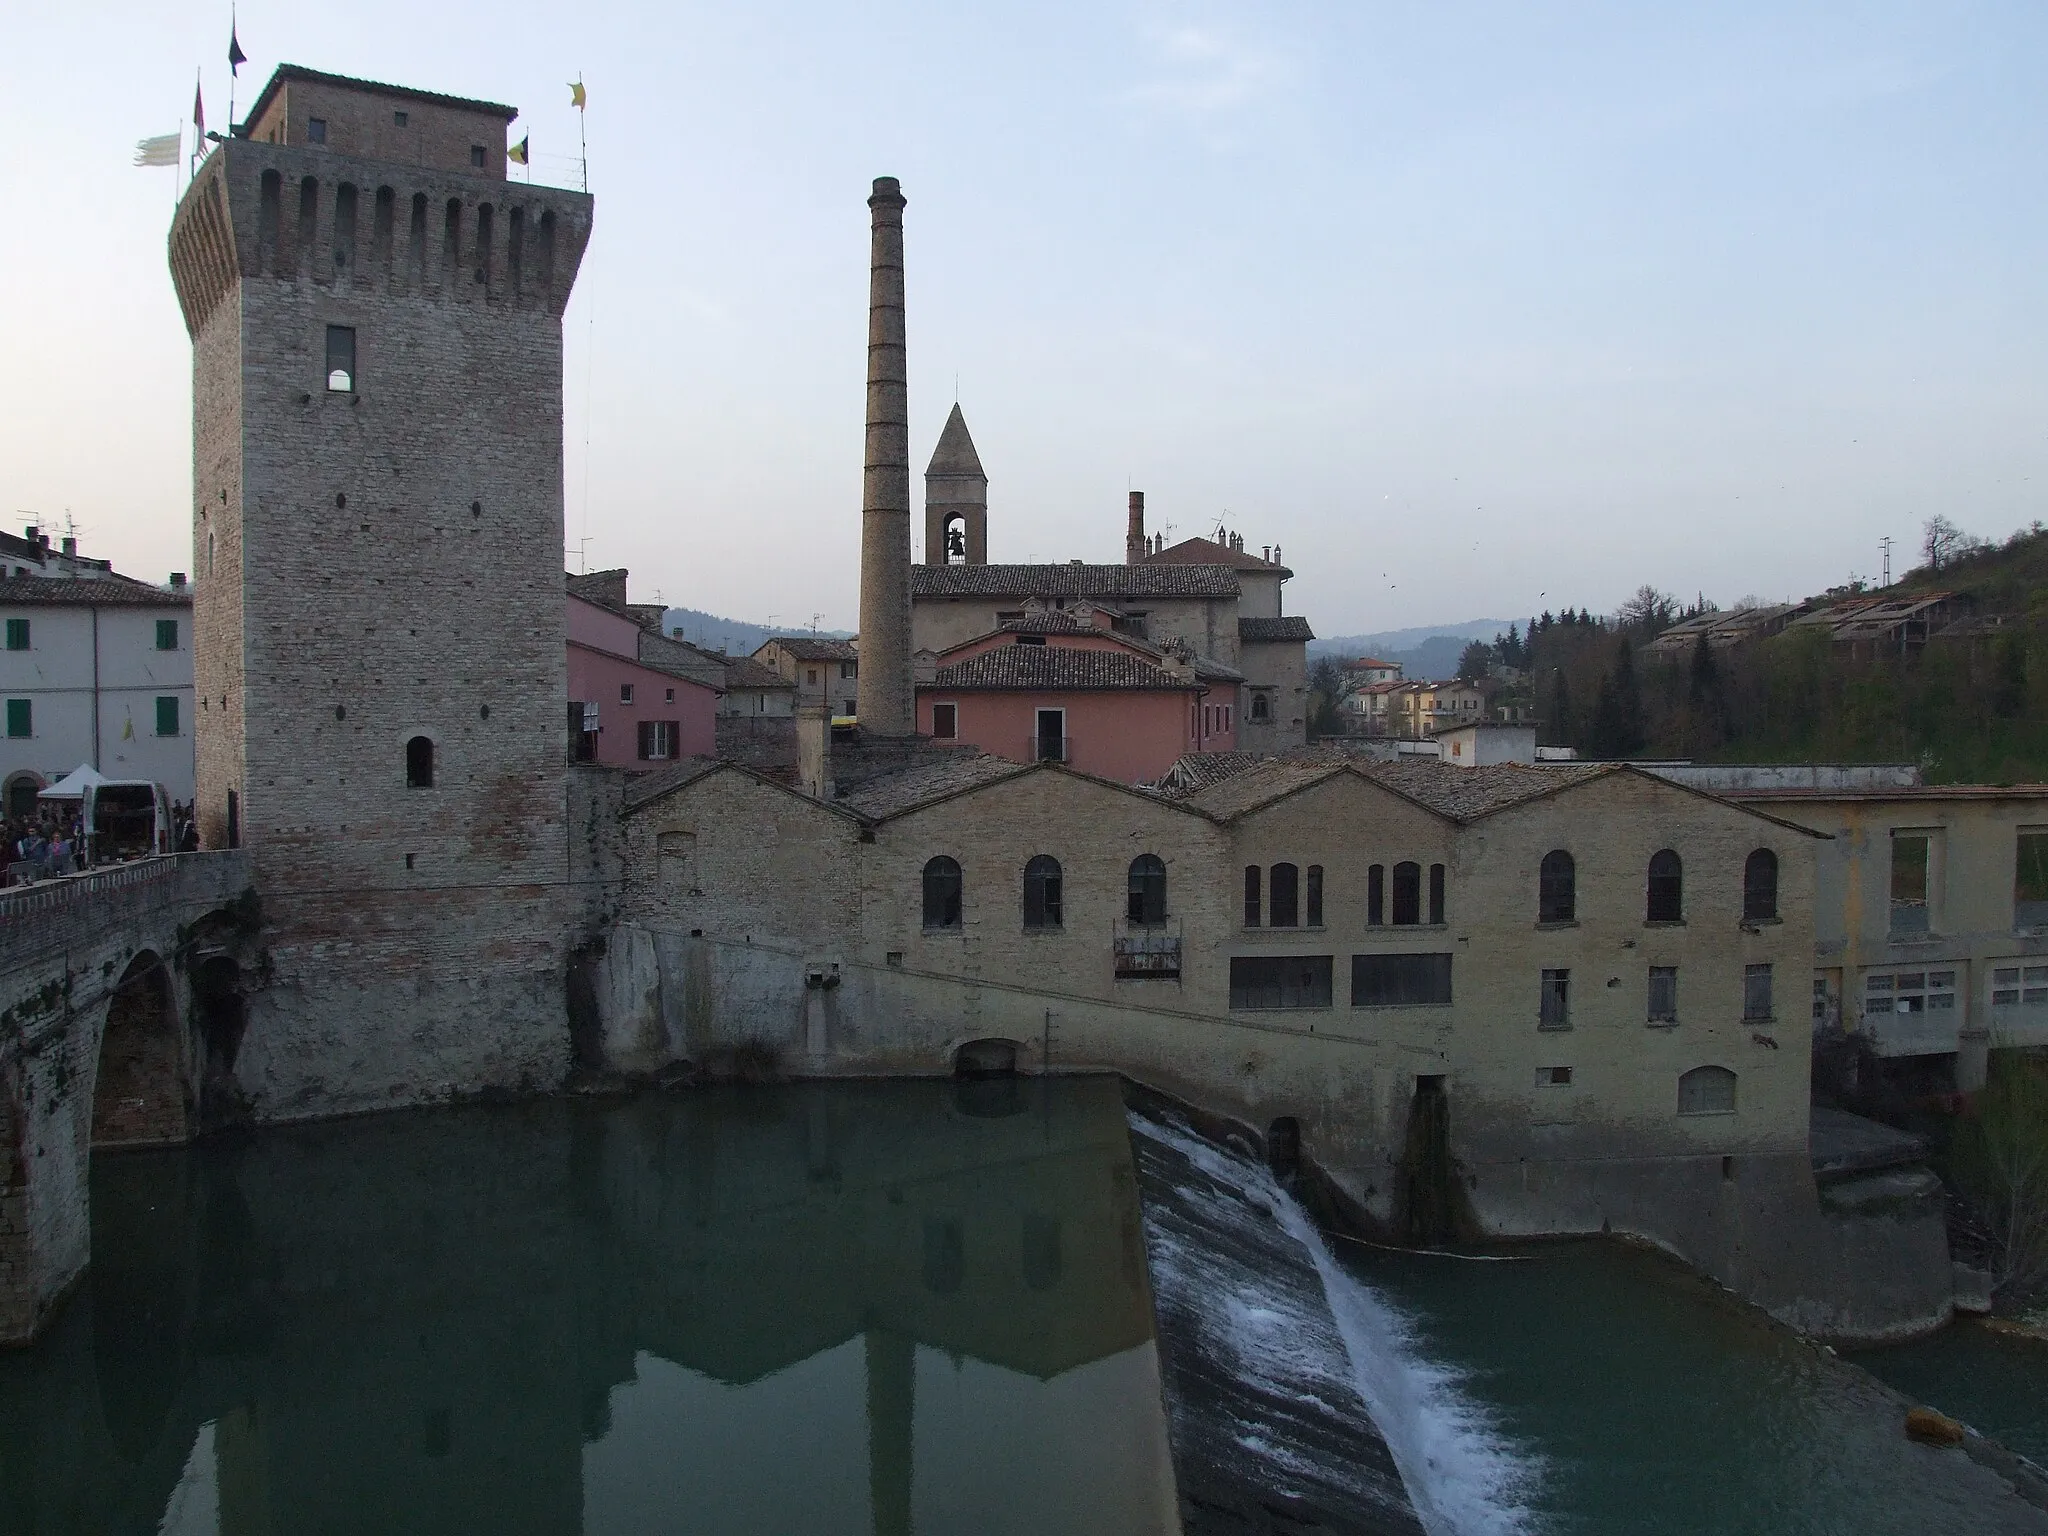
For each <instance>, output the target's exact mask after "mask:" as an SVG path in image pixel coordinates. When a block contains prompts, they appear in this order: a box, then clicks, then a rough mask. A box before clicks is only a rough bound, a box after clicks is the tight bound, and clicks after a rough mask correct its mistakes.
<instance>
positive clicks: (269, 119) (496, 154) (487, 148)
mask: <svg viewBox="0 0 2048 1536" xmlns="http://www.w3.org/2000/svg"><path fill="white" fill-rule="evenodd" d="M401 113H402V114H403V115H404V117H405V122H404V123H403V124H401V123H399V122H398V121H397V116H398V114H401ZM315 117H317V118H319V119H321V120H322V121H323V122H325V123H326V125H327V139H326V143H325V145H324V148H325V150H326V151H327V152H328V153H330V154H346V155H359V156H366V157H368V158H370V159H374V160H380V161H389V162H393V163H396V164H401V165H422V166H439V167H442V168H444V169H448V170H461V171H467V170H470V169H472V159H471V154H470V152H471V150H472V149H476V148H481V149H482V150H483V152H484V164H483V166H482V167H481V168H479V169H480V174H481V175H484V176H488V177H494V178H496V179H498V180H501V181H502V180H503V179H504V176H505V117H504V115H503V114H502V113H498V112H489V111H477V110H476V109H474V108H465V107H461V106H457V105H455V104H454V103H452V102H446V101H434V100H432V99H430V98H426V97H421V96H413V95H403V94H399V93H396V92H394V93H391V94H386V93H384V92H381V91H379V92H370V91H364V90H362V89H360V88H358V87H354V86H350V85H344V84H340V83H338V82H337V83H330V82H328V81H324V80H294V79H288V80H286V81H285V82H283V84H282V85H281V86H280V87H279V89H278V92H277V94H276V95H275V96H273V97H272V98H271V101H270V105H269V106H268V108H266V109H265V111H264V113H263V115H262V116H261V117H260V118H258V119H256V121H254V122H253V123H251V124H249V127H248V133H249V137H250V138H251V139H254V140H257V141H260V142H263V143H275V144H290V145H295V146H301V147H305V148H308V149H313V150H316V151H317V150H319V149H320V148H322V147H323V146H316V145H311V144H309V143H308V141H307V136H306V123H307V120H308V119H309V118H315Z"/></svg>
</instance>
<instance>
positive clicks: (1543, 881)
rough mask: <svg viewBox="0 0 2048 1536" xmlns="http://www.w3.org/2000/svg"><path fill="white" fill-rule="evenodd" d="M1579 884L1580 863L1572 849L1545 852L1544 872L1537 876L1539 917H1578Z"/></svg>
mask: <svg viewBox="0 0 2048 1536" xmlns="http://www.w3.org/2000/svg"><path fill="white" fill-rule="evenodd" d="M1578 885H1579V875H1578V866H1577V865H1576V864H1575V863H1574V862H1573V860H1572V856H1571V855H1570V854H1569V853H1566V852H1565V851H1564V849H1562V848H1553V849H1551V850H1550V852H1548V853H1546V854H1545V855H1543V868H1542V872H1541V873H1540V874H1539V875H1538V877H1537V895H1536V921H1537V922H1539V923H1571V922H1576V921H1578V911H1579V889H1578Z"/></svg>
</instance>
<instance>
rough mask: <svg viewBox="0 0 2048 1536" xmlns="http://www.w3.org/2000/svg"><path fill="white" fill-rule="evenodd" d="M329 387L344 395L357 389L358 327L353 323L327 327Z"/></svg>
mask: <svg viewBox="0 0 2048 1536" xmlns="http://www.w3.org/2000/svg"><path fill="white" fill-rule="evenodd" d="M327 387H328V388H329V389H331V390H333V391H335V392H336V393H338V394H344V395H345V394H352V393H353V392H354V391H355V387H356V328H355V327H354V326H352V325H330V326H329V327H327Z"/></svg>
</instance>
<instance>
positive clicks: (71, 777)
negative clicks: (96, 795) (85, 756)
mask: <svg viewBox="0 0 2048 1536" xmlns="http://www.w3.org/2000/svg"><path fill="white" fill-rule="evenodd" d="M106 782H107V776H106V775H105V774H103V773H101V772H100V771H99V770H98V769H96V768H94V767H93V765H92V764H91V763H80V764H79V765H78V766H77V767H76V768H74V769H72V770H71V771H70V772H69V773H67V774H65V775H64V777H63V778H61V779H59V780H58V781H57V782H56V783H54V784H52V785H51V786H50V787H49V788H48V789H44V790H39V791H37V793H36V798H37V799H38V800H83V799H84V798H85V792H86V791H87V790H88V789H90V788H91V787H92V786H93V785H95V784H104V783H106Z"/></svg>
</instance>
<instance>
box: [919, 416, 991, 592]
mask: <svg viewBox="0 0 2048 1536" xmlns="http://www.w3.org/2000/svg"><path fill="white" fill-rule="evenodd" d="M924 563H925V564H926V565H987V564H988V476H987V475H986V474H984V473H983V472H982V468H981V455H980V454H978V453H976V452H975V451H974V439H973V438H972V437H970V436H968V434H967V418H966V417H965V416H962V415H961V414H960V405H959V402H958V401H955V402H954V405H953V414H952V415H950V416H948V417H947V418H946V428H945V430H944V431H943V432H941V433H940V434H939V446H938V447H937V448H936V449H934V450H933V451H932V461H931V463H930V464H929V465H927V466H926V467H925V472H924Z"/></svg>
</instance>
